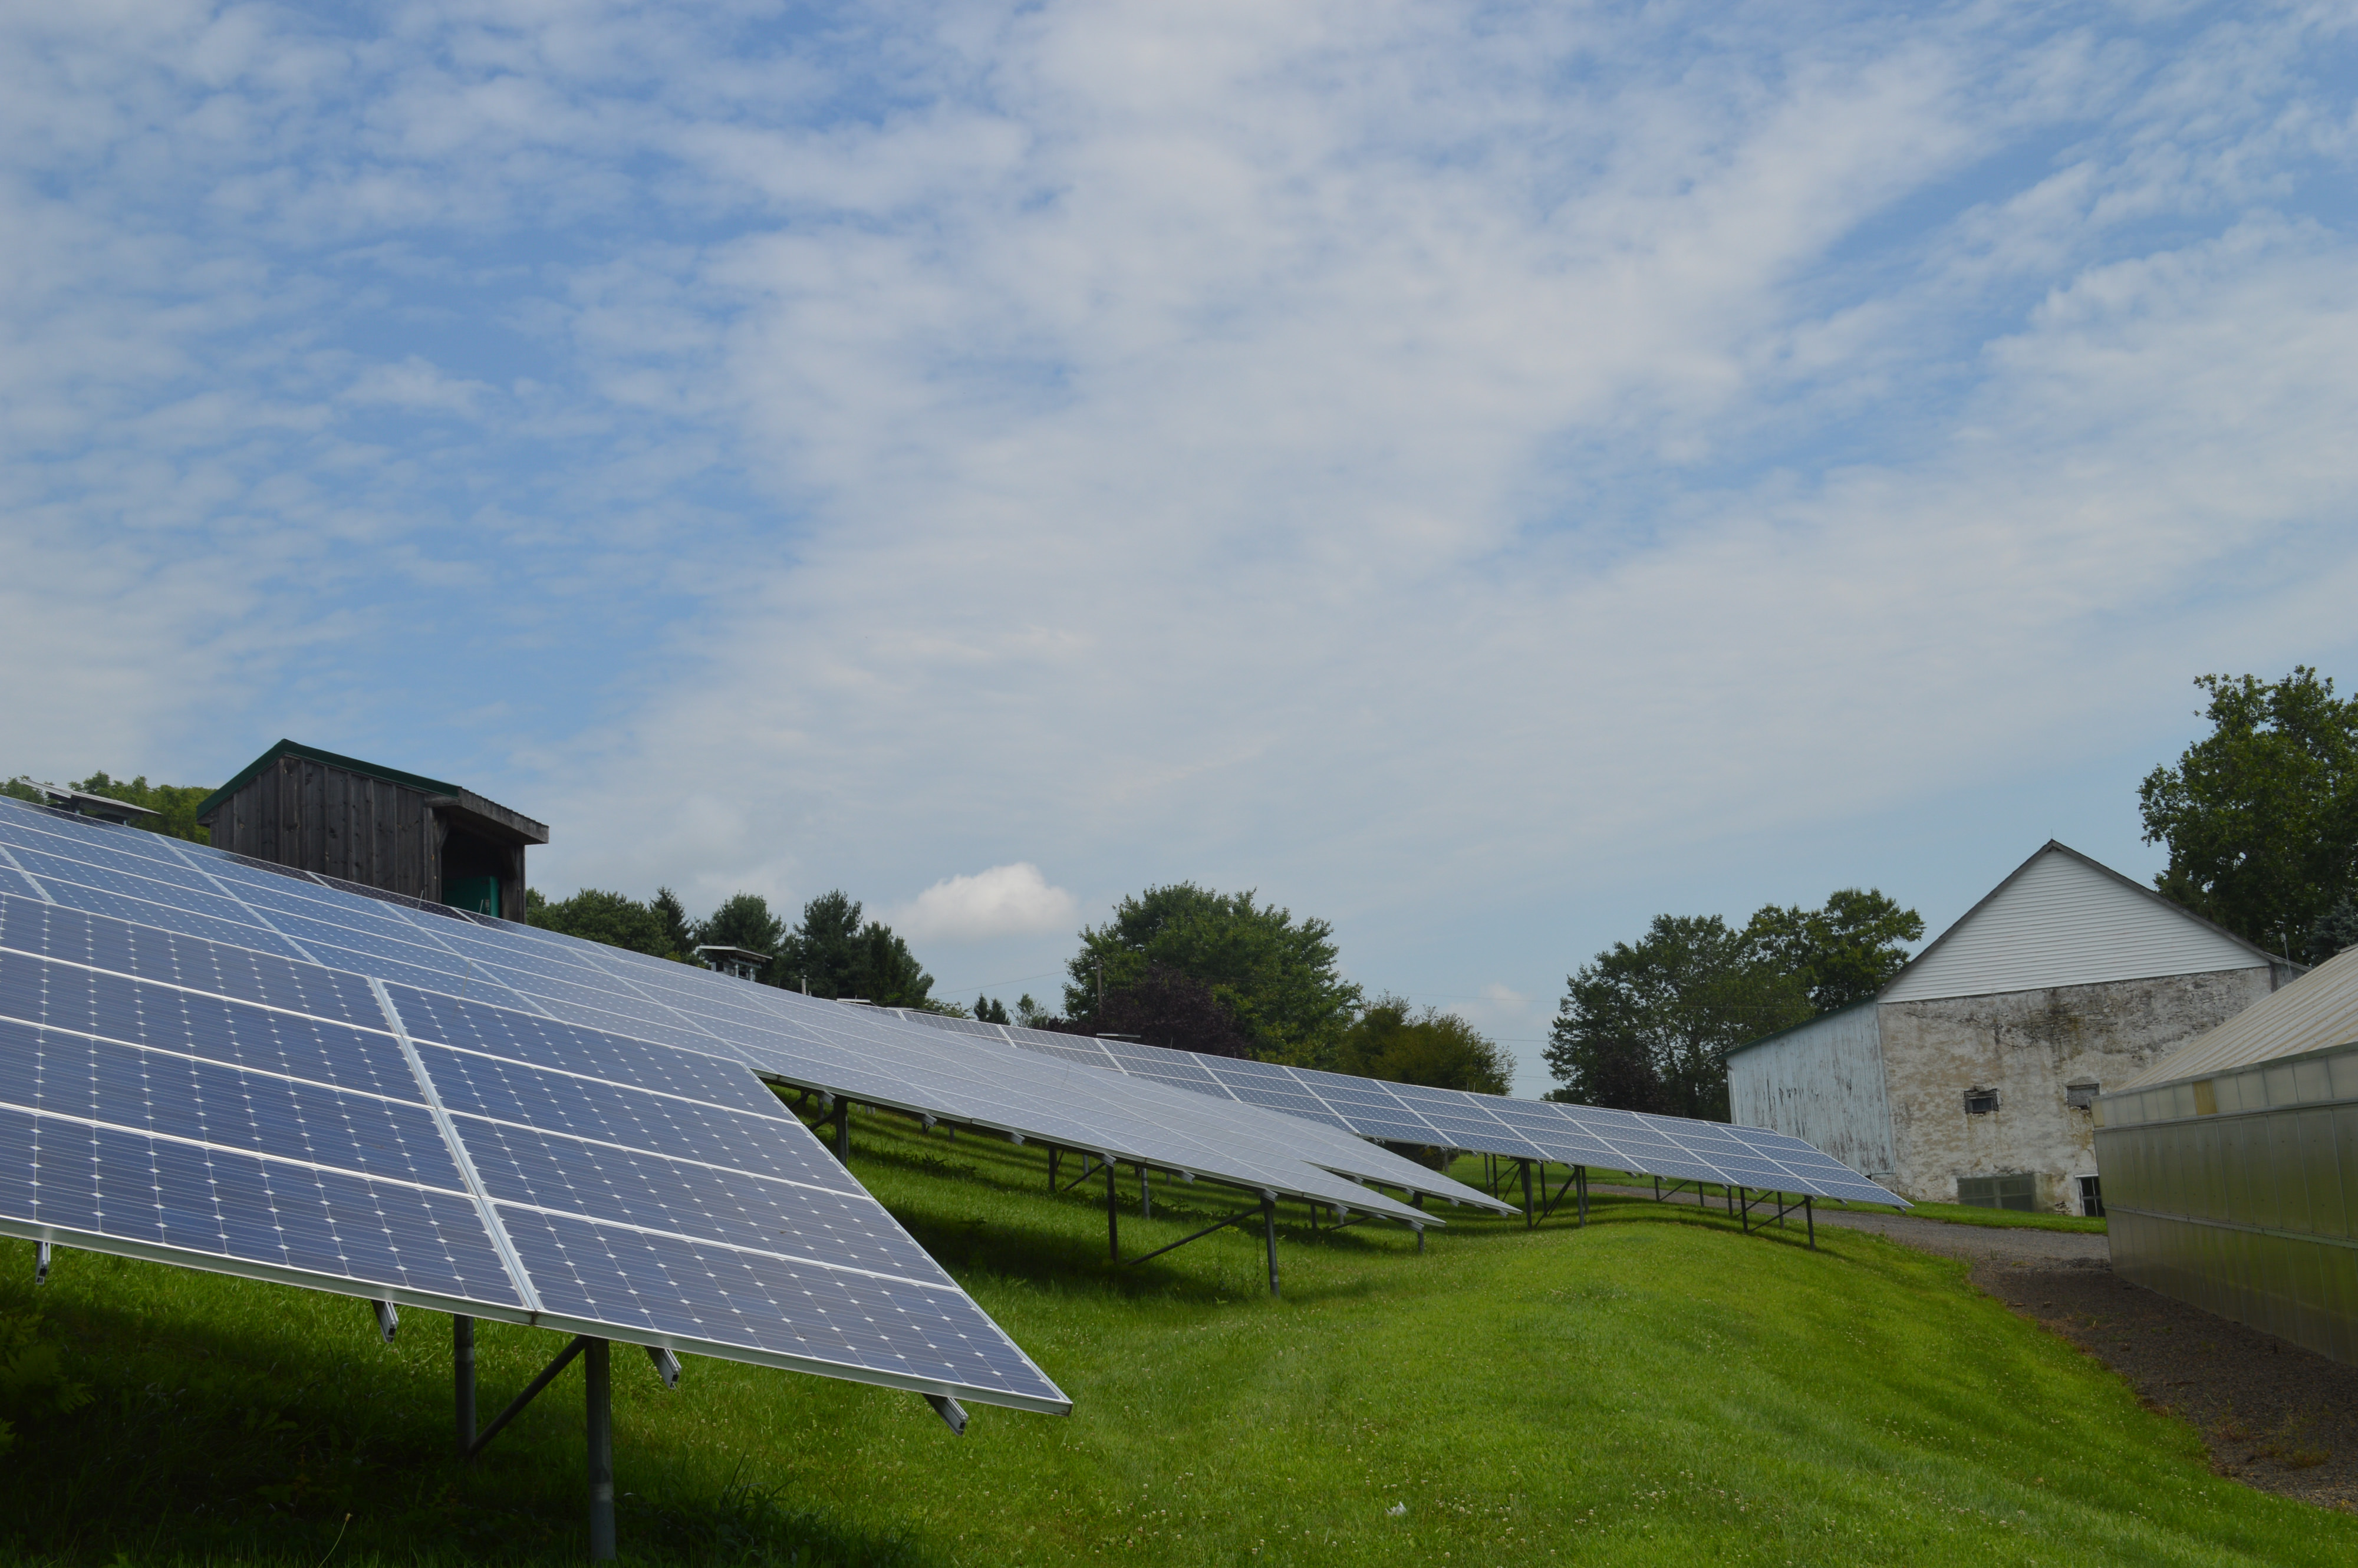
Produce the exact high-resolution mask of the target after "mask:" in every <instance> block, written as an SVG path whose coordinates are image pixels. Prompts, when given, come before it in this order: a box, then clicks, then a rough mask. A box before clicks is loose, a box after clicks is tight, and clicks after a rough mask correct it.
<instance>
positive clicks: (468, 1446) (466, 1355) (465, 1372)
mask: <svg viewBox="0 0 2358 1568" xmlns="http://www.w3.org/2000/svg"><path fill="white" fill-rule="evenodd" d="M450 1384H451V1388H452V1390H453V1391H454V1392H455V1393H456V1394H457V1396H458V1407H459V1408H458V1416H459V1457H460V1458H461V1459H464V1458H467V1457H468V1456H469V1455H471V1454H473V1453H474V1452H475V1320H474V1319H473V1318H471V1317H460V1316H458V1315H457V1314H452V1316H451V1318H450Z"/></svg>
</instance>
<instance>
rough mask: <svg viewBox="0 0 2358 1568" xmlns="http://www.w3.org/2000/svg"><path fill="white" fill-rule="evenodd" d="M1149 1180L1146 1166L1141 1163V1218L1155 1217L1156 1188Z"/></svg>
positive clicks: (1139, 1185) (1139, 1178) (1139, 1201)
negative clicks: (1149, 1183)
mask: <svg viewBox="0 0 2358 1568" xmlns="http://www.w3.org/2000/svg"><path fill="white" fill-rule="evenodd" d="M1147 1180H1148V1178H1147V1174H1146V1167H1145V1166H1143V1165H1141V1166H1140V1167H1139V1168H1138V1217H1139V1218H1141V1219H1152V1218H1153V1217H1154V1189H1153V1188H1152V1187H1151V1186H1149V1185H1148V1184H1147Z"/></svg>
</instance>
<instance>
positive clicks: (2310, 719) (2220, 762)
mask: <svg viewBox="0 0 2358 1568" xmlns="http://www.w3.org/2000/svg"><path fill="white" fill-rule="evenodd" d="M2194 684H2195V685H2196V686H2197V687H2200V688H2201V689H2202V690H2203V691H2205V692H2208V693H2209V694H2210V701H2209V703H2208V704H2207V705H2206V707H2205V708H2204V710H2203V717H2204V718H2206V719H2209V720H2210V721H2211V733H2210V734H2208V735H2206V736H2204V737H2203V738H2202V739H2201V740H2200V741H2195V742H2194V744H2192V745H2190V746H2189V747H2188V748H2186V750H2185V752H2183V753H2181V754H2180V757H2179V759H2178V765H2177V766H2176V767H2174V768H2156V769H2154V770H2153V772H2152V773H2148V774H2147V775H2146V779H2145V783H2144V784H2141V785H2139V786H2138V788H2137V801H2138V805H2139V806H2140V808H2141V810H2142V812H2143V814H2144V817H2145V841H2146V842H2147V843H2148V844H2163V845H2167V846H2168V847H2169V866H2168V868H2167V869H2166V870H2164V871H2162V873H2161V874H2160V875H2159V876H2158V877H2156V878H2154V886H2155V887H2156V888H2158V890H2159V891H2160V892H2161V893H2162V895H2163V896H2164V897H2166V898H2169V899H2172V900H2175V901H2176V902H2177V903H2182V904H2184V905H2185V906H2186V907H2187V908H2189V909H2190V910H2192V911H2194V912H2195V913H2196V914H2201V915H2202V916H2204V917H2206V918H2207V919H2210V920H2212V921H2215V922H2217V923H2218V924H2219V925H2223V926H2225V927H2226V928H2227V929H2228V930H2230V931H2233V932H2234V933H2235V934H2236V935H2239V936H2242V937H2243V938H2244V940H2246V941H2249V942H2254V943H2257V944H2259V945H2260V946H2264V947H2266V948H2268V949H2269V950H2271V951H2273V952H2278V953H2283V954H2286V955H2288V956H2294V955H2300V956H2306V957H2311V958H2321V957H2330V956H2331V950H2332V947H2331V945H2335V944H2339V943H2340V942H2341V941H2342V940H2343V936H2344V933H2343V932H2342V926H2341V925H2328V924H2327V919H2328V916H2330V915H2331V914H2332V913H2333V911H2334V909H2335V906H2336V905H2337V904H2339V903H2342V900H2343V899H2344V898H2346V897H2348V896H2349V895H2350V894H2351V893H2352V892H2353V871H2358V699H2342V698H2337V697H2335V696H2334V695H2333V683H2332V682H2331V680H2326V679H2320V677H2319V676H2318V674H2317V672H2316V671H2315V670H2313V669H2311V668H2309V666H2308V665H2295V666H2293V672H2292V674H2290V675H2288V676H2285V677H2284V678H2283V679H2282V680H2279V681H2277V682H2275V683H2274V684H2272V685H2263V684H2262V683H2261V682H2260V680H2259V678H2258V677H2257V676H2250V675H2245V676H2200V677H2198V678H2197V679H2196V680H2195V682H2194ZM2342 924H2344V925H2346V924H2347V923H2342ZM2320 948H2322V949H2324V950H2322V951H2320Z"/></svg>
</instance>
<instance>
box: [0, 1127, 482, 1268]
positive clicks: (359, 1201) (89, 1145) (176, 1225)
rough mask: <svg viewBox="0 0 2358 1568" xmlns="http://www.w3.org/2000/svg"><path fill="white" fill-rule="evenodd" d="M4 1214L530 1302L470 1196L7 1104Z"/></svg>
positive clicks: (200, 1250)
mask: <svg viewBox="0 0 2358 1568" xmlns="http://www.w3.org/2000/svg"><path fill="white" fill-rule="evenodd" d="M0 1213H6V1214H12V1215H18V1216H22V1217H23V1218H24V1219H25V1220H27V1221H28V1222H29V1223H31V1224H34V1225H38V1226H43V1227H56V1228H58V1229H60V1230H65V1231H69V1232H81V1233H85V1234H88V1235H91V1236H96V1237H106V1238H116V1239H120V1240H123V1241H127V1242H131V1243H135V1244H137V1245H142V1246H146V1247H152V1248H157V1249H180V1250H185V1251H188V1252H193V1253H196V1254H200V1255H203V1256H211V1257H216V1258H221V1259H225V1260H226V1259H235V1260H241V1261H243V1262H246V1263H249V1264H260V1265H262V1266H263V1267H265V1268H274V1269H284V1270H292V1271H301V1272H304V1273H308V1274H318V1275H323V1276H327V1277H329V1278H332V1279H342V1280H350V1281H356V1282H362V1283H365V1284H370V1285H390V1286H397V1287H402V1288H406V1289H408V1290H413V1291H417V1292H429V1293H434V1294H438V1295H446V1296H458V1297H462V1298H465V1299H469V1300H473V1301H479V1302H484V1303H497V1304H499V1305H503V1306H505V1307H508V1308H511V1309H514V1308H517V1307H520V1306H521V1305H522V1304H523V1303H522V1298H521V1297H519V1296H518V1295H517V1293H516V1292H515V1289H514V1286H513V1285H512V1284H510V1283H509V1281H508V1278H507V1273H506V1271H505V1270H504V1269H503V1267H502V1266H501V1264H500V1261H499V1255H498V1253H497V1252H496V1251H495V1250H494V1249H493V1248H492V1243H491V1240H490V1238H489V1236H488V1235H487V1233H486V1232H485V1231H484V1229H483V1227H482V1222H481V1219H480V1217H478V1214H477V1210H476V1208H475V1206H474V1203H473V1200H472V1199H471V1198H468V1197H466V1196H465V1195H461V1194H455V1193H440V1192H429V1191H426V1190H423V1189H420V1188H417V1187H410V1186H404V1185H401V1184H397V1183H391V1182H381V1181H379V1182H372V1181H369V1180H366V1179H364V1178H362V1177H359V1176H353V1175H348V1174H345V1173H341V1172H337V1171H324V1170H319V1169H316V1168H313V1167H309V1166H304V1165H297V1164H291V1163H287V1162H278V1161H272V1160H265V1159H262V1158H260V1157H259V1156H256V1155H254V1154H249V1153H245V1152H240V1151H234V1150H225V1149H206V1148H201V1147H199V1146H196V1145H193V1144H188V1143H176V1142H172V1141H167V1140H162V1139H156V1138H149V1137H146V1136H143V1135H141V1134H139V1133H135V1132H131V1131H126V1130H121V1129H115V1128H107V1127H92V1126H90V1125H88V1124H86V1123H81V1122H74V1121H68V1120H64V1119H58V1118H53V1117H40V1118H38V1119H37V1118H36V1117H34V1116H33V1114H32V1113H31V1112H29V1111H25V1110H19V1109H16V1108H9V1107H5V1106H0Z"/></svg>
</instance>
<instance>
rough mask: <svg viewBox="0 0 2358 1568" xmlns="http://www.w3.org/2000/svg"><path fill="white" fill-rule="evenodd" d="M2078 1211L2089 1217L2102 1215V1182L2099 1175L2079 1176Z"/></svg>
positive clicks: (2098, 1217) (2096, 1217)
mask: <svg viewBox="0 0 2358 1568" xmlns="http://www.w3.org/2000/svg"><path fill="white" fill-rule="evenodd" d="M2080 1212H2081V1213H2082V1214H2084V1215H2086V1216H2087V1217H2089V1218H2090V1219H2102V1218H2103V1217H2104V1178H2102V1177H2101V1176H2082V1177H2081V1178H2080Z"/></svg>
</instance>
